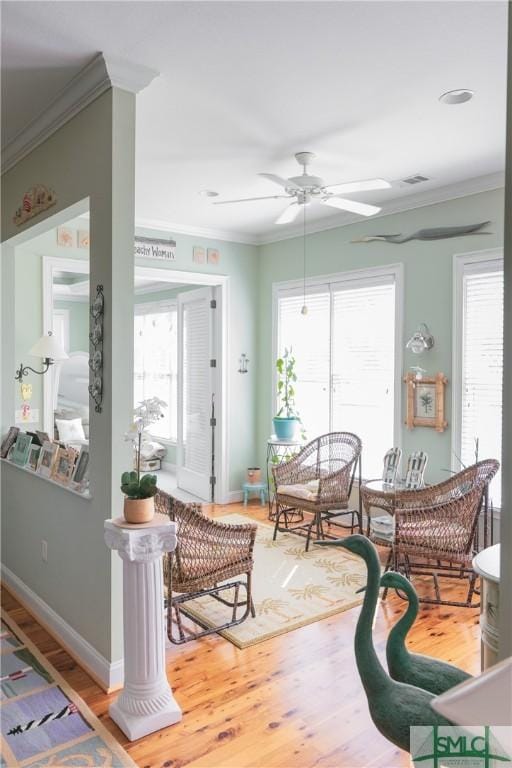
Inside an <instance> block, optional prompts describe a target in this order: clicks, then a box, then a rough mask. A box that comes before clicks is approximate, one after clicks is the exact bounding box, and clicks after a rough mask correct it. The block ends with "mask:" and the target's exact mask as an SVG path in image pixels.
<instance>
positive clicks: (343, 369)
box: [332, 282, 395, 477]
mask: <svg viewBox="0 0 512 768" xmlns="http://www.w3.org/2000/svg"><path fill="white" fill-rule="evenodd" d="M332 326H333V327H332V342H333V344H332V351H333V361H332V427H333V429H334V430H338V429H339V430H344V431H345V430H346V431H348V432H354V433H355V434H356V435H359V437H360V438H361V440H362V441H363V473H364V475H365V477H368V476H370V477H380V475H381V473H382V461H383V458H384V454H385V453H386V451H388V450H389V449H390V448H391V447H392V446H393V444H394V440H393V430H394V391H395V387H394V379H395V372H394V371H395V286H394V284H393V283H390V282H387V283H382V284H377V285H375V284H373V285H372V284H369V285H363V286H358V287H355V288H340V289H336V288H333V323H332Z"/></svg>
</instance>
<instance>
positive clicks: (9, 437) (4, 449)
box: [0, 427, 20, 459]
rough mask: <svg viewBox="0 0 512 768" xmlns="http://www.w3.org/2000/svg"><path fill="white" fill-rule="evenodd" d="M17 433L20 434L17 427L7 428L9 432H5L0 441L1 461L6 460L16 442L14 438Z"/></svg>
mask: <svg viewBox="0 0 512 768" xmlns="http://www.w3.org/2000/svg"><path fill="white" fill-rule="evenodd" d="M19 432H20V430H19V427H9V431H8V432H7V434H6V436H5V437H4V439H3V440H2V446H1V447H0V457H1V458H2V459H5V458H7V455H8V453H9V449H10V448H11V447H12V446H13V445H14V443H15V442H16V438H17V437H18V435H19Z"/></svg>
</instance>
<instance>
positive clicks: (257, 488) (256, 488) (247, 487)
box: [242, 483, 268, 507]
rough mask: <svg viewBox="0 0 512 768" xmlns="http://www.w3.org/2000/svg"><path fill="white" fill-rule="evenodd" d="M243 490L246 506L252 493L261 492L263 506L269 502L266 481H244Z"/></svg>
mask: <svg viewBox="0 0 512 768" xmlns="http://www.w3.org/2000/svg"><path fill="white" fill-rule="evenodd" d="M242 491H243V493H244V507H246V506H247V501H248V499H249V494H250V493H259V495H260V501H261V506H262V507H263V506H264V505H265V504H266V503H267V496H268V489H267V484H266V483H244V484H243V485H242Z"/></svg>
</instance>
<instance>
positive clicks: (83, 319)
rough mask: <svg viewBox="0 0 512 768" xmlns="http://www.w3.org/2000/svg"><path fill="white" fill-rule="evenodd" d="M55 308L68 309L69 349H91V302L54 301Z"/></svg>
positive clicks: (86, 350)
mask: <svg viewBox="0 0 512 768" xmlns="http://www.w3.org/2000/svg"><path fill="white" fill-rule="evenodd" d="M53 307H54V309H67V310H68V312H69V351H70V352H88V351H89V302H88V301H54V302H53Z"/></svg>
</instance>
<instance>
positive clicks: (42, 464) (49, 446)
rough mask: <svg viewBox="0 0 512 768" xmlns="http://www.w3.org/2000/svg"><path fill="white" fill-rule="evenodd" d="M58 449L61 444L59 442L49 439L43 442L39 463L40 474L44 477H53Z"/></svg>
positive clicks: (38, 471)
mask: <svg viewBox="0 0 512 768" xmlns="http://www.w3.org/2000/svg"><path fill="white" fill-rule="evenodd" d="M58 450H59V446H58V444H57V443H51V442H49V441H47V442H45V443H43V446H42V448H41V451H40V453H39V461H38V463H37V474H38V475H41V476H42V477H51V474H52V470H53V465H54V463H55V459H56V457H57V451H58Z"/></svg>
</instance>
